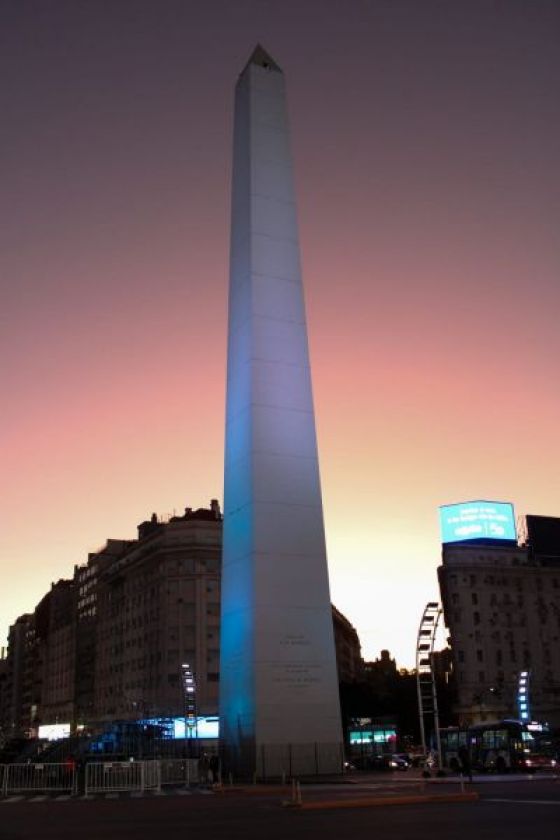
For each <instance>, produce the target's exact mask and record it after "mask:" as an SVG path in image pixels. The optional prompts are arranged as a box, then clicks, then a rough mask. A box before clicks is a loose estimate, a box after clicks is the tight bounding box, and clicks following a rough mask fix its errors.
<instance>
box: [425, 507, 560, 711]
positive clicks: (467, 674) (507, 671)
mask: <svg viewBox="0 0 560 840" xmlns="http://www.w3.org/2000/svg"><path fill="white" fill-rule="evenodd" d="M438 576H439V584H440V591H441V597H442V602H443V608H444V617H445V623H446V625H447V627H448V630H449V637H450V645H451V652H452V653H451V656H452V668H453V673H454V683H455V689H456V692H457V705H456V712H457V714H458V716H459V719H460V721H461V722H464V723H469V722H478V721H484V720H492V719H500V718H506V717H515V718H519V717H520V709H519V707H518V695H517V688H518V681H519V677H520V674H521V673H522V672H525V671H526V672H529V674H530V692H529V705H530V710H531V717H532V718H533V719H534V720H537V721H539V722H548V723H550V724H551V725H560V644H559V641H560V520H559V519H552V518H550V517H531V516H528V517H527V518H526V521H525V523H524V525H523V528H522V542H521V544H517V543H516V542H515V541H513V540H511V539H506V540H502V541H500V540H492V539H487V540H484V539H483V540H474V541H456V542H449V543H444V545H443V549H442V565H441V566H440V568H439V569H438Z"/></svg>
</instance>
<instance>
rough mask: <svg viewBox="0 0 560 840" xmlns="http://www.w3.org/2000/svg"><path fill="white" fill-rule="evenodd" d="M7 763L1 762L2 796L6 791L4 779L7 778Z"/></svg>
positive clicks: (0, 788) (0, 792)
mask: <svg viewBox="0 0 560 840" xmlns="http://www.w3.org/2000/svg"><path fill="white" fill-rule="evenodd" d="M6 767H7V765H6V764H0V796H2V794H3V793H4V781H5V779H6Z"/></svg>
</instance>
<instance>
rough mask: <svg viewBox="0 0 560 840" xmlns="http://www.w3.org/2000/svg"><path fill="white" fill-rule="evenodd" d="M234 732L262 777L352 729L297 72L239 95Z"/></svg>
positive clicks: (227, 726) (323, 749)
mask: <svg viewBox="0 0 560 840" xmlns="http://www.w3.org/2000/svg"><path fill="white" fill-rule="evenodd" d="M232 193H233V194H232V210H231V251H230V288H229V336H228V378H227V409H226V415H227V416H226V452H225V488H224V537H223V567H222V619H221V663H220V726H221V736H220V737H221V742H222V748H223V752H224V755H226V756H228V761H229V763H230V765H231V764H233V765H234V766H235V767H237V768H239V769H240V770H241V771H242V772H245V773H247V774H249V773H253V772H256V773H257V775H258V776H264V775H266V776H271V775H274V774H278V775H280V774H281V773H282V772H286V773H291V774H292V775H294V774H296V773H297V774H302V773H314V772H319V773H321V772H326V773H332V772H336V771H338V770H340V768H341V760H340V759H341V743H342V731H341V721H340V704H339V696H338V682H337V671H336V659H335V647H334V637H333V625H332V616H331V604H330V594H329V580H328V569H327V559H326V549H325V534H324V525H323V508H322V501H321V485H320V478H319V463H318V457H317V441H316V434H315V416H314V411H313V397H312V389H311V374H310V367H309V354H308V344H307V327H306V318H305V305H304V297H303V288H302V282H301V272H300V257H299V243H298V226H297V217H296V202H295V195H294V184H293V173H292V159H291V153H290V142H289V131H288V119H287V113H286V92H285V83H284V75H283V73H282V71H281V69H280V68H279V66H278V65H277V64H276V62H275V61H274V60H273V59H272V58H270V56H269V55H267V53H266V52H265V51H264V50H263V49H262V47H260V46H257V48H256V49H255V51H254V52H253V55H252V56H251V58H250V60H249V62H248V64H247V66H246V67H245V69H244V70H243V72H242V73H241V75H240V77H239V81H238V83H237V87H236V94H235V126H234V150H233V191H232Z"/></svg>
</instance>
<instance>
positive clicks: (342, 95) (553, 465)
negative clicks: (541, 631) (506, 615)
mask: <svg viewBox="0 0 560 840" xmlns="http://www.w3.org/2000/svg"><path fill="white" fill-rule="evenodd" d="M257 41H260V42H261V43H262V44H263V45H264V46H265V47H266V49H267V50H268V51H269V52H270V53H271V54H272V55H273V56H274V58H275V59H276V60H277V61H278V63H279V64H280V65H281V66H282V67H283V69H284V70H285V72H286V75H287V80H288V94H289V102H290V114H291V123H292V143H293V151H294V158H295V169H296V179H297V192H298V199H299V215H300V235H301V246H302V254H303V270H304V283H305V287H306V296H307V304H308V318H309V331H310V341H311V354H312V363H313V375H314V386H315V402H316V414H317V423H318V431H319V445H320V459H321V468H322V477H323V491H324V501H325V516H326V528H327V540H328V547H329V561H330V569H331V582H332V590H333V600H334V601H335V603H336V604H337V606H338V607H339V608H340V609H341V610H342V611H343V612H344V613H345V614H347V615H348V617H349V618H350V620H351V621H352V622H353V623H354V624H355V625H356V627H357V629H358V631H359V633H360V636H361V638H362V642H363V645H364V648H365V652H366V655H368V656H370V657H371V656H373V655H375V653H376V651H377V650H378V649H379V648H380V647H381V646H383V647H389V648H390V649H391V650H392V651H393V652H394V653H396V655H397V658H398V660H399V662H401V663H402V664H411V663H412V656H413V648H414V635H415V631H416V626H417V623H418V620H419V617H420V613H421V610H422V608H423V605H424V604H425V602H426V601H427V600H431V599H432V598H433V597H434V596H435V597H437V580H436V575H435V568H436V566H437V563H438V559H439V546H438V531H437V506H438V505H439V504H442V503H445V502H449V501H457V500H460V499H469V498H498V499H505V500H511V501H513V502H514V503H515V504H516V508H517V510H518V512H519V513H528V512H532V513H544V514H552V515H560V479H559V478H558V476H559V475H560V459H559V456H558V429H559V428H560V395H559V393H558V379H559V377H558V360H559V358H560V337H559V336H560V333H559V330H558V326H557V320H558V311H559V303H560V301H559V298H560V284H559V268H560V253H559V252H560V245H559V242H560V237H559V236H558V232H557V231H558V217H559V209H560V207H559V205H560V175H559V165H558V153H559V149H560V119H559V112H560V106H559V102H560V96H559V90H560V85H559V82H560V4H559V3H558V2H556V1H555V0H554V1H553V0H550V1H549V0H532V2H529V0H508V2H505V0H503V2H499V0H494V2H490V0H462V2H460V0H408V1H405V0H339V1H338V2H335V0H298V2H295V0H282V2H267V0H224V1H223V2H218V1H217V0H207V2H204V3H202V2H188V0H157V2H156V0H150V2H148V1H147V0H107V1H106V2H103V0H95V1H94V0H86V1H85V2H84V1H83V0H57V2H52V1H51V0H36V2H30V0H18V1H17V2H15V0H12V1H11V2H10V0H4V2H3V3H2V4H1V5H0V80H1V81H0V114H1V115H2V116H1V124H0V160H1V162H2V189H1V191H0V284H1V291H0V323H1V330H0V369H1V376H2V383H3V386H4V399H3V400H2V410H1V413H0V434H1V441H2V442H1V444H0V447H1V448H0V459H1V460H0V474H1V478H0V494H1V498H0V503H1V511H2V517H1V521H2V528H1V529H0V580H1V586H0V643H1V640H2V639H3V638H4V636H5V633H6V631H7V627H8V625H9V623H11V622H12V621H13V620H14V619H15V618H16V616H17V615H18V614H19V613H21V612H24V611H26V610H31V609H33V607H34V606H35V604H36V602H37V601H38V600H39V598H40V597H41V595H42V594H43V592H44V591H45V590H46V589H47V587H48V586H49V584H50V582H51V580H54V579H57V578H59V577H62V576H69V575H71V574H72V569H73V565H74V564H75V563H81V562H84V561H85V560H86V557H87V552H88V551H89V550H93V549H95V548H96V547H98V546H100V545H101V544H102V543H103V541H104V540H105V539H106V538H107V537H120V536H122V537H130V536H132V535H133V534H134V529H135V526H136V524H137V522H139V521H140V520H141V519H143V518H144V517H145V516H146V515H149V514H150V513H151V512H152V510H154V511H158V512H159V513H166V512H171V511H172V510H173V509H177V510H179V509H181V508H182V507H184V506H186V505H190V506H195V507H196V506H198V505H201V504H205V503H207V501H208V500H209V499H210V497H211V496H218V497H220V498H221V496H222V459H223V418H224V390H225V384H224V373H225V337H226V306H227V299H226V295H227V273H228V265H227V261H228V233H229V189H230V165H231V129H232V124H231V123H232V108H233V86H234V84H235V80H236V77H237V75H238V73H239V72H240V70H241V69H242V67H243V65H244V63H245V62H246V60H247V58H248V57H249V55H250V53H251V51H252V49H253V47H254V45H255V43H256V42H257ZM372 604H375V609H374V610H372Z"/></svg>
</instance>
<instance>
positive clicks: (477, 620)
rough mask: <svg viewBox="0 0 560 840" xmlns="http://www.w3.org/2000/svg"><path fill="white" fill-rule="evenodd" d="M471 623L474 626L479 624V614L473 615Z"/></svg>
mask: <svg viewBox="0 0 560 840" xmlns="http://www.w3.org/2000/svg"><path fill="white" fill-rule="evenodd" d="M473 622H474V624H480V613H479V612H475V613H473Z"/></svg>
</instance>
